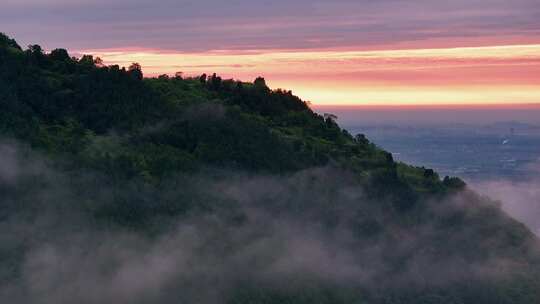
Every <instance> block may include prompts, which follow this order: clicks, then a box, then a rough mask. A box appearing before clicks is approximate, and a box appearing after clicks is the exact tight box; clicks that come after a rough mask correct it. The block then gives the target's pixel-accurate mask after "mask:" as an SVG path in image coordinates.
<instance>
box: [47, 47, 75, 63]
mask: <svg viewBox="0 0 540 304" xmlns="http://www.w3.org/2000/svg"><path fill="white" fill-rule="evenodd" d="M49 58H51V59H52V60H57V61H69V60H71V58H70V57H69V54H68V52H67V51H66V50H65V49H55V50H52V51H51V53H50V54H49Z"/></svg>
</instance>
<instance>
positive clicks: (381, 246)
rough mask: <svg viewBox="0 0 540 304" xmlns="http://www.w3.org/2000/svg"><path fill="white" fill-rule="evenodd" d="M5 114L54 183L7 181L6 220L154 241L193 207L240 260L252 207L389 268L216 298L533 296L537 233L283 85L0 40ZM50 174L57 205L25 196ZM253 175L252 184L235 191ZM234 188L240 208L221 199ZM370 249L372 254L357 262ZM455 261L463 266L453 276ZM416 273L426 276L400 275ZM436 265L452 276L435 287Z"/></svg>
mask: <svg viewBox="0 0 540 304" xmlns="http://www.w3.org/2000/svg"><path fill="white" fill-rule="evenodd" d="M0 110H1V111H0V133H1V134H2V136H4V137H6V138H14V139H17V140H19V141H21V142H24V143H26V144H28V145H29V146H30V147H31V150H33V151H34V150H37V151H39V152H40V153H41V154H44V155H46V156H47V158H48V159H49V160H52V162H53V163H54V167H55V170H59V171H61V172H62V176H63V177H62V178H59V177H57V176H55V175H48V174H41V173H40V174H34V175H32V174H30V176H29V177H24V178H22V182H20V183H19V184H17V186H16V187H13V186H10V185H7V184H2V183H1V180H0V194H1V195H2V198H3V199H2V200H0V202H1V203H2V204H3V205H2V207H3V208H2V209H0V223H3V222H2V221H3V220H4V219H9V218H10V217H12V216H14V215H13V214H15V215H20V214H23V215H24V218H25V219H26V220H28V221H30V222H31V221H32V219H33V218H36V217H37V216H38V215H39V214H40V212H41V211H42V210H49V209H48V208H53V209H54V208H56V209H58V210H56V209H54V210H55V212H57V213H58V214H60V215H59V216H58V217H59V218H62V217H61V215H62V212H66V211H65V210H72V209H74V210H77V212H80V213H83V214H84V215H81V217H83V218H85V219H86V220H88V221H90V222H91V223H93V225H96V227H100V228H99V229H100V230H101V229H103V230H106V229H109V228H110V227H114V229H120V228H117V227H122V228H121V229H129V230H133V231H136V232H137V233H141V234H144V235H146V236H148V237H150V238H151V237H152V236H153V235H158V234H159V233H160V232H162V231H166V230H167V229H170V226H169V225H168V224H169V223H176V222H178V221H180V220H182V219H185V218H190V216H193V215H194V214H196V215H198V214H202V215H204V216H209V217H211V216H216V217H221V220H222V221H224V222H225V223H226V225H227V226H226V228H223V229H222V230H219V233H218V235H219V237H217V238H216V237H215V238H213V239H212V240H213V241H212V242H211V245H215V246H217V247H219V249H220V250H222V251H223V252H224V253H228V254H231V252H233V254H232V255H233V256H234V254H236V253H237V252H236V250H239V249H242V250H243V249H245V248H243V247H238V244H236V243H232V244H231V243H227V242H225V240H227V238H228V237H230V238H232V239H234V238H233V237H232V236H231V235H234V231H235V229H241V228H242V227H252V228H253V227H255V228H254V229H255V230H256V231H257V233H260V234H261V235H263V236H264V233H267V232H268V230H270V228H269V227H267V226H264V225H262V224H261V225H260V226H259V225H257V224H259V223H256V221H257V220H253V216H252V215H251V214H249V212H247V211H246V210H245V209H243V207H245V206H243V205H242V204H248V206H249V208H248V209H249V210H251V209H261V210H264V212H265V213H268V214H269V215H270V218H272V219H276V220H282V221H291V219H293V220H292V221H293V222H294V223H295V224H297V223H300V224H299V226H308V227H311V226H313V227H316V229H320V230H321V231H322V234H323V235H324V236H325V237H326V238H325V239H324V240H325V241H326V242H327V243H329V244H331V245H334V244H336V246H338V245H339V247H336V248H338V249H340V250H342V251H346V252H347V253H350V255H351V259H354V261H355V263H358V264H359V265H362V266H365V267H367V268H368V269H369V267H372V266H373V265H371V264H370V263H371V260H363V258H364V257H369V258H370V259H373V260H375V261H377V262H378V263H381V264H382V265H383V266H384V267H383V266H380V268H377V270H378V271H379V272H380V273H377V274H376V275H375V278H370V280H369V282H370V284H364V282H363V281H361V280H360V279H358V281H355V280H356V277H354V279H351V280H350V281H346V282H344V281H341V280H336V281H332V280H331V279H328V278H322V279H321V278H312V277H310V278H309V280H308V279H307V278H302V279H301V280H300V279H292V282H294V283H295V284H297V285H295V284H292V285H288V284H281V285H279V284H278V285H263V286H261V285H260V284H262V283H261V282H259V281H257V280H253V281H251V280H249V277H246V278H241V280H236V281H235V282H234V283H235V284H238V286H237V287H236V288H235V289H233V290H232V291H229V292H228V293H227V294H226V297H225V298H223V302H228V303H231V304H232V303H377V304H378V303H380V304H393V303H396V304H397V303H426V304H427V303H490V304H491V303H522V304H528V303H531V304H533V303H538V302H537V300H538V299H540V295H539V294H538V290H540V289H539V287H540V280H539V278H538V277H539V276H538V274H539V270H538V263H539V260H540V259H539V256H540V255H539V253H538V251H536V249H537V240H536V238H535V237H534V236H533V235H532V234H531V233H530V232H529V231H528V230H527V229H526V228H525V227H524V226H523V225H521V224H519V223H517V222H515V221H514V220H512V219H510V218H509V217H508V216H506V215H505V214H504V213H503V212H501V210H500V208H499V207H498V206H497V205H496V204H495V203H493V202H491V201H489V200H487V199H485V198H482V197H479V196H478V195H476V194H474V193H473V192H471V191H470V190H468V189H467V187H466V184H465V183H464V182H463V181H462V180H460V179H458V178H451V177H445V178H444V179H443V180H441V179H440V178H439V176H438V174H437V173H436V172H434V171H433V170H431V169H426V168H418V167H413V166H409V165H406V164H403V163H397V162H395V161H394V159H393V157H392V155H391V154H390V153H388V152H386V151H383V150H382V149H379V148H378V147H376V146H375V145H374V144H373V143H371V142H370V141H369V140H368V139H367V138H366V137H365V136H364V135H356V136H352V135H351V134H349V133H348V132H347V131H345V130H342V129H341V128H340V127H339V126H338V124H337V123H336V120H337V117H335V116H334V115H332V114H325V115H319V114H317V113H315V112H313V111H312V110H311V109H310V108H309V106H308V104H307V103H306V102H304V101H302V100H300V99H299V98H298V97H296V96H294V95H293V94H292V92H291V91H285V90H280V89H278V90H271V89H270V88H268V86H267V85H266V82H265V80H264V78H262V77H259V78H257V79H256V80H255V81H254V82H253V83H243V82H240V81H236V80H232V79H222V78H221V77H219V76H218V75H216V74H212V75H211V76H210V77H208V76H207V75H206V74H203V75H201V76H200V77H193V78H190V77H184V76H182V74H178V73H177V75H175V77H169V76H167V75H162V76H159V77H157V78H146V79H145V78H143V72H142V69H141V66H140V65H138V64H135V63H134V64H132V65H131V66H130V67H129V68H128V69H127V70H126V69H125V68H120V67H119V66H102V62H101V61H100V60H99V59H94V58H93V57H92V56H89V55H85V56H83V57H81V58H80V59H78V60H77V59H74V58H71V57H70V56H69V54H68V53H67V51H65V50H63V49H56V50H53V51H52V52H51V53H49V54H46V53H44V52H43V50H42V49H41V47H39V46H37V45H33V46H30V47H29V48H28V49H27V50H22V49H21V48H20V47H19V46H18V45H17V43H16V42H15V41H14V40H13V39H10V38H9V37H7V36H5V35H3V34H0ZM0 148H1V146H0ZM314 168H318V169H314ZM321 168H322V169H321ZM32 172H34V171H32ZM83 172H84V173H86V172H91V174H89V176H90V177H88V176H86V175H85V174H84V173H83ZM238 172H242V174H246V175H247V176H248V177H238V176H237V175H236V174H238ZM261 176H262V177H261ZM0 177H1V176H0ZM58 180H62V185H67V186H66V188H67V189H69V191H66V192H67V194H66V193H63V192H62V191H64V190H62V191H60V192H62V193H61V194H62V198H63V200H59V201H61V203H56V200H54V199H51V198H50V197H43V199H41V198H40V199H36V198H35V197H34V196H33V193H35V192H38V190H36V189H40V188H41V187H46V186H47V185H48V186H51V185H54V184H55V182H57V181H58ZM66 180H67V181H66ZM250 182H253V183H255V184H256V185H255V186H253V185H252V186H251V187H248V186H246V187H245V188H243V186H244V184H249V183H250ZM227 183H231V185H227ZM224 184H225V186H224ZM6 185H7V186H6ZM238 185H240V186H241V190H242V194H244V195H245V196H246V197H247V198H248V199H247V200H248V201H249V203H246V202H244V201H242V199H241V198H237V197H235V196H234V195H230V194H227V193H226V192H227V191H226V190H230V188H234V187H238ZM226 186H228V187H226ZM267 188H268V189H267ZM265 191H267V192H265ZM233 192H234V191H233ZM261 193H262V194H261ZM65 196H67V197H68V199H65ZM241 197H243V196H241ZM64 200H66V201H69V202H70V203H72V204H70V205H67V206H66V205H63V202H64ZM73 202H76V203H73ZM46 205H47V206H46ZM48 205H52V207H50V206H48ZM77 214H78V213H77ZM88 218H89V219H88ZM70 220H71V219H70ZM254 222H255V223H254ZM250 225H251V226H250ZM261 227H262V229H261ZM258 229H260V231H259V230H258ZM308 230H309V229H306V231H308ZM250 232H251V231H250ZM32 237H34V236H32ZM257 237H261V236H260V235H258V236H256V237H254V238H255V239H257ZM262 238H263V239H264V237H262ZM250 240H251V239H250ZM293 240H294V239H293ZM233 241H234V240H233ZM25 242H26V240H25V239H24V238H22V239H21V240H19V243H17V244H18V245H17V246H14V247H13V248H9V250H8V251H0V258H1V259H2V260H7V261H10V262H9V263H8V264H9V265H10V268H9V269H8V267H5V268H3V270H0V283H3V281H4V280H7V278H9V277H10V276H11V275H12V274H13V273H17V271H19V270H18V269H19V268H18V267H19V266H13V265H18V264H20V263H21V262H20V259H22V257H21V256H22V253H21V252H24V248H25V246H26V245H27V244H26V243H25ZM339 242H342V243H339ZM338 243H339V244H338ZM249 244H250V245H253V244H255V245H256V244H257V242H254V243H249ZM255 245H254V247H256V246H255ZM220 246H221V247H220ZM368 249H373V250H375V249H376V250H375V251H374V252H371V255H366V253H365V252H366V250H367V251H369V250H368ZM250 250H251V249H250ZM239 251H241V250H239ZM248 251H249V250H248ZM340 253H341V252H339V251H337V252H335V254H336V255H339V254H340ZM373 253H376V254H373ZM235 257H236V256H235ZM308 257H309V255H308ZM419 257H421V259H418V258H419ZM448 261H451V263H448V264H447V262H448ZM486 261H504V262H505V263H509V264H502V266H501V267H502V268H504V269H505V273H504V276H494V277H493V276H489V277H487V276H483V273H481V274H482V275H479V274H478V273H479V272H477V271H476V269H472V266H470V265H483V266H484V264H482V263H484V262H486ZM236 262H238V261H236ZM448 265H452V267H448V268H453V267H455V268H462V269H459V270H460V271H458V275H456V277H452V276H451V275H449V273H450V274H452V275H454V274H455V273H454V272H453V270H454V269H446V268H445V267H443V266H448ZM498 265H499V264H498ZM508 265H511V266H512V267H513V268H512V267H507V266H508ZM323 266H324V265H323ZM499 266H500V265H499ZM410 267H419V269H416V271H417V272H414V271H413V272H414V273H412V274H411V273H406V270H408V269H409V268H410ZM431 267H432V268H433V269H431ZM467 267H470V268H471V269H468V268H467ZM507 268H511V269H510V270H508V269H507ZM439 269H440V273H435V274H433V273H431V271H436V270H439ZM482 270H483V271H485V269H482ZM489 270H490V271H491V270H492V269H489ZM496 270H497V271H500V269H496ZM495 272H496V271H495ZM405 273H406V274H405ZM490 273H491V272H490ZM439 274H440V275H441V276H445V277H450V279H449V280H444V282H443V281H442V280H441V281H440V282H439V281H437V278H438V277H439ZM424 275H425V276H426V277H425V278H424V277H423V276H424ZM411 278H414V280H413V279H411ZM236 279H238V278H236ZM426 281H428V282H426ZM432 281H433V282H432ZM373 282H377V283H378V284H380V285H381V286H375V285H374V284H372V283H373ZM396 282H399V283H396ZM274 283H275V282H274ZM0 296H1V294H0Z"/></svg>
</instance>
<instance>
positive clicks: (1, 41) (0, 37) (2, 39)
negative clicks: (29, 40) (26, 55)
mask: <svg viewBox="0 0 540 304" xmlns="http://www.w3.org/2000/svg"><path fill="white" fill-rule="evenodd" d="M0 46H8V47H12V48H16V49H18V50H20V51H22V49H21V47H20V46H19V44H17V42H16V41H15V39H11V38H9V37H8V36H7V35H6V34H4V33H1V32H0Z"/></svg>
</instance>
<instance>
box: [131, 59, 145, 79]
mask: <svg viewBox="0 0 540 304" xmlns="http://www.w3.org/2000/svg"><path fill="white" fill-rule="evenodd" d="M128 73H129V74H130V75H131V76H132V77H134V78H135V79H137V80H142V79H143V73H142V68H141V65H140V64H138V63H137V62H134V63H132V64H131V65H130V66H129V68H128Z"/></svg>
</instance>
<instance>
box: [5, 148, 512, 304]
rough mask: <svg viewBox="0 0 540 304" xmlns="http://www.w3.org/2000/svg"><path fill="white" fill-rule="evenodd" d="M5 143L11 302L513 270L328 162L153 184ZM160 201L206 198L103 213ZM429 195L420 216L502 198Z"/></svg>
mask: <svg viewBox="0 0 540 304" xmlns="http://www.w3.org/2000/svg"><path fill="white" fill-rule="evenodd" d="M0 152H1V153H2V155H3V157H2V159H1V161H0V191H1V192H2V198H1V199H0V203H1V204H2V209H1V210H2V214H1V216H0V229H1V230H2V231H3V233H2V234H1V235H0V246H1V252H2V253H3V254H2V255H3V256H4V263H3V264H4V265H5V266H4V267H2V270H1V271H0V297H1V298H3V299H10V302H11V303H16V304H18V303H44V304H49V303H51V304H52V303H89V304H92V303H103V302H106V303H171V302H175V303H223V302H228V301H229V300H228V299H238V298H241V297H242V296H243V295H242V293H243V292H245V293H249V292H250V291H251V290H261V289H263V290H272V291H273V292H274V293H278V294H280V293H281V294H289V293H294V292H295V291H297V290H304V293H305V297H306V298H305V299H307V300H308V301H309V299H311V298H310V297H313V298H312V300H315V299H319V298H320V297H321V296H322V294H321V293H324V292H325V290H327V288H329V287H332V286H333V287H337V288H338V289H337V290H340V291H343V290H346V291H347V293H345V294H347V295H348V297H351V298H350V299H356V298H357V297H364V295H366V294H369V295H370V296H371V297H372V298H374V299H376V298H377V297H379V296H382V295H387V294H391V293H392V291H398V290H403V289H413V290H424V291H425V290H436V289H437V288H443V289H444V288H447V287H448V286H451V285H452V284H459V282H461V281H463V280H467V281H471V280H480V279H486V278H487V279H489V280H496V279H497V278H500V277H503V276H504V275H507V274H508V273H511V272H512V271H515V270H517V269H519V266H516V265H515V262H514V261H512V260H511V259H508V258H505V257H504V255H501V256H497V255H491V257H490V258H487V259H485V258H483V257H482V256H481V254H479V255H478V256H476V257H473V256H465V255H461V254H460V253H459V250H456V248H450V247H449V248H446V247H444V246H442V244H443V243H441V242H444V243H445V244H459V246H469V245H472V244H471V241H472V240H475V239H477V238H478V236H477V235H476V232H475V231H474V229H472V228H471V231H470V232H467V233H461V232H457V231H456V233H455V234H454V235H449V236H445V237H444V238H443V239H441V231H444V230H445V229H447V228H445V227H441V226H440V225H438V224H436V223H434V222H429V221H420V222H419V224H416V225H414V226H408V225H405V224H403V223H400V222H399V221H395V220H393V218H394V217H395V216H396V211H395V210H392V208H391V204H390V203H389V202H386V201H383V200H377V201H374V200H373V199H372V198H369V197H368V195H366V191H365V189H362V188H360V187H359V186H358V184H357V183H356V180H355V177H354V174H352V173H350V172H348V171H347V170H344V169H341V168H338V167H335V166H327V167H322V168H315V169H310V170H304V171H301V172H298V173H295V174H289V175H284V176H277V175H264V174H251V173H246V172H241V171H230V170H222V169H220V170H217V169H211V168H208V169H206V170H203V171H202V172H200V173H197V174H194V175H190V176H182V175H179V176H177V177H175V178H171V180H170V181H168V182H167V184H165V185H160V186H159V187H158V188H153V187H151V186H144V187H143V186H142V184H141V183H139V182H137V181H134V182H132V183H128V184H127V185H114V184H111V183H110V180H108V178H107V177H106V176H103V175H101V174H99V173H98V172H91V171H85V172H80V171H75V172H72V171H66V170H64V169H61V168H63V167H62V166H63V164H62V163H61V162H60V163H59V162H58V161H53V160H50V159H48V158H47V157H45V156H43V155H40V154H39V153H36V152H35V151H33V150H32V149H31V148H29V147H28V146H25V145H21V144H18V143H15V142H12V141H4V142H3V143H2V144H1V145H0ZM119 198H120V201H121V202H124V203H121V204H120V205H118V203H117V200H118V199H119ZM163 200H170V201H174V200H188V201H189V200H193V201H195V202H196V203H197V205H198V206H203V207H198V208H192V209H189V210H188V211H186V212H184V213H179V215H177V216H174V217H157V218H152V219H145V220H144V221H142V223H144V226H143V228H142V229H141V227H130V226H126V225H122V224H118V223H117V222H115V221H110V220H109V219H108V218H107V216H106V215H107V213H106V212H105V213H103V211H101V210H102V209H103V208H105V210H108V209H107V208H110V207H109V205H112V206H113V207H114V208H131V207H130V206H132V205H131V204H134V205H135V206H139V207H138V208H142V209H143V210H153V209H152V208H156V204H157V205H159V203H158V201H163ZM171 204H172V203H171ZM428 204H429V205H430V206H432V207H429V208H428V211H427V213H426V214H425V215H424V216H425V217H426V219H427V218H441V219H444V218H449V219H450V218H456V216H463V217H464V218H468V217H471V218H474V217H475V216H477V214H481V213H482V212H483V210H484V209H486V208H487V209H486V210H488V209H489V210H491V209H493V208H496V207H495V206H494V205H490V204H488V205H483V204H484V203H479V202H478V198H477V197H476V196H475V195H474V194H472V193H468V192H464V193H459V194H456V195H455V196H452V197H451V198H449V199H444V200H441V201H433V202H428ZM141 206H142V207H141ZM171 208H172V206H171ZM203 209H204V210H203ZM114 210H118V209H114ZM122 210H123V209H122ZM103 214H105V216H104V215H103ZM495 216H499V215H497V214H495ZM502 218H503V220H504V216H503V217H502ZM464 221H465V222H466V221H467V220H464ZM499 237H500V236H493V237H492V238H490V237H486V240H487V239H489V241H491V242H497V241H498V238H499ZM486 240H485V241H486ZM437 244H439V245H437ZM456 246H458V245H456ZM479 253H481V250H480V252H479ZM464 288H465V287H464ZM368 291H369V292H368ZM259 293H260V291H259ZM342 300H343V298H342ZM345 300H347V298H346V299H345Z"/></svg>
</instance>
